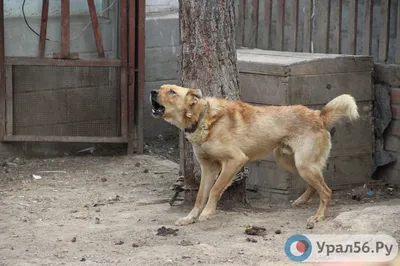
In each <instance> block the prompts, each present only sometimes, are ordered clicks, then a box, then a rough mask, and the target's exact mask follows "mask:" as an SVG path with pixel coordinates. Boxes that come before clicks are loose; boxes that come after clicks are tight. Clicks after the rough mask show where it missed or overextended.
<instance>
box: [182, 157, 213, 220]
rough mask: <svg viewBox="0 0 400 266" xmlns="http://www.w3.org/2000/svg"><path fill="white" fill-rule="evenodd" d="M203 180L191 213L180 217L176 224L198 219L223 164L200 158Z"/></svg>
mask: <svg viewBox="0 0 400 266" xmlns="http://www.w3.org/2000/svg"><path fill="white" fill-rule="evenodd" d="M200 170H201V180H200V187H199V191H198V193H197V197H196V202H195V204H194V207H193V209H192V210H191V211H190V213H189V214H188V215H187V216H185V217H182V218H180V219H178V220H177V221H176V222H175V224H176V225H188V224H192V223H194V222H195V221H196V219H197V217H198V216H199V215H200V213H201V211H202V210H203V208H204V205H205V203H206V201H207V198H208V195H209V194H210V190H211V187H212V186H213V184H214V182H215V178H216V177H217V175H218V173H219V172H220V171H221V166H220V165H219V164H218V163H216V162H209V161H206V160H200Z"/></svg>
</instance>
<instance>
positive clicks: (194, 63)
mask: <svg viewBox="0 0 400 266" xmlns="http://www.w3.org/2000/svg"><path fill="white" fill-rule="evenodd" d="M179 16H180V38H181V49H182V53H181V67H180V71H181V83H182V86H183V87H188V88H196V89H200V90H201V91H202V93H203V95H205V96H216V97H222V98H227V99H230V100H234V99H239V84H238V72H237V66H236V62H237V58H236V36H235V7H234V1H231V0H204V1H187V0H180V5H179ZM180 145H181V150H180V153H181V170H182V174H183V175H184V177H185V187H186V188H189V189H192V190H186V193H185V202H193V201H194V200H195V198H196V194H197V188H198V186H199V181H200V166H199V164H198V162H197V160H196V159H195V157H194V154H193V149H192V146H191V144H190V143H189V142H188V141H187V140H186V139H185V137H184V134H183V132H182V133H181V135H180ZM225 198H228V199H230V200H233V201H235V202H246V187H245V180H241V181H238V182H234V183H233V184H232V185H231V187H230V188H228V189H227V190H226V191H225V193H224V197H223V198H222V199H221V201H223V200H224V199H225Z"/></svg>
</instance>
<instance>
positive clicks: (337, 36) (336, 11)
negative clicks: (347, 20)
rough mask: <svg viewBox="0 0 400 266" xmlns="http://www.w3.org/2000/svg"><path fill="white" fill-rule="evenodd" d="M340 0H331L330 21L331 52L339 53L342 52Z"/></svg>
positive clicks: (341, 2)
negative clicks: (331, 22)
mask: <svg viewBox="0 0 400 266" xmlns="http://www.w3.org/2000/svg"><path fill="white" fill-rule="evenodd" d="M342 4H343V1H342V0H335V1H332V3H331V5H332V7H331V8H332V21H333V38H332V53H334V54H340V53H341V52H342V34H341V33H342Z"/></svg>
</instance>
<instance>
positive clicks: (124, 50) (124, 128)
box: [120, 0, 128, 138]
mask: <svg viewBox="0 0 400 266" xmlns="http://www.w3.org/2000/svg"><path fill="white" fill-rule="evenodd" d="M127 13H128V6H127V0H121V2H120V42H121V61H122V67H121V136H122V137H124V138H126V137H127V136H128V116H127V115H128V105H127V104H128V69H127V67H128V46H127V43H128V25H127V24H128V17H127Z"/></svg>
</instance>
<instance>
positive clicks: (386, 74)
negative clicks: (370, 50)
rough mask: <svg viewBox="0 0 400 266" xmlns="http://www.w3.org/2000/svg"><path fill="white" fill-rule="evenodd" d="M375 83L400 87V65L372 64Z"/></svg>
mask: <svg viewBox="0 0 400 266" xmlns="http://www.w3.org/2000/svg"><path fill="white" fill-rule="evenodd" d="M374 77H375V81H377V82H383V83H386V84H388V85H390V86H395V87H399V86H400V65H394V64H381V63H375V64H374Z"/></svg>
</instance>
